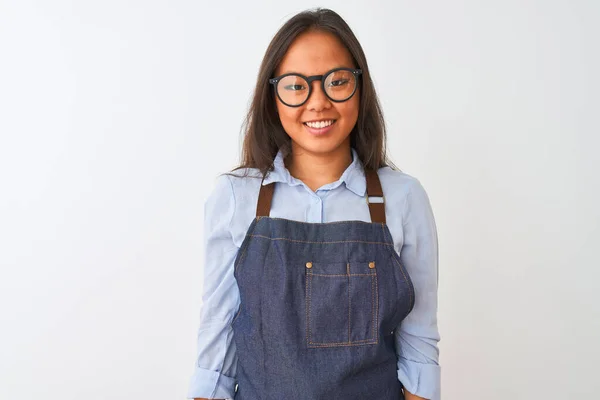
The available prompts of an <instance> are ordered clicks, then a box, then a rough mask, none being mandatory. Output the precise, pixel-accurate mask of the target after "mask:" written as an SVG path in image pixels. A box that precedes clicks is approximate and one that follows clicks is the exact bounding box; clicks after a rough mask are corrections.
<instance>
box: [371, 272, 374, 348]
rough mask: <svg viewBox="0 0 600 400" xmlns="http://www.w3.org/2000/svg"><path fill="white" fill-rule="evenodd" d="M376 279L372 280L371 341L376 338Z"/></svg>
mask: <svg viewBox="0 0 600 400" xmlns="http://www.w3.org/2000/svg"><path fill="white" fill-rule="evenodd" d="M374 322H375V279H373V278H371V339H373V338H374V337H375V327H374Z"/></svg>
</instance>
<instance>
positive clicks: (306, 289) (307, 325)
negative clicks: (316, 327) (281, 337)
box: [304, 269, 310, 343]
mask: <svg viewBox="0 0 600 400" xmlns="http://www.w3.org/2000/svg"><path fill="white" fill-rule="evenodd" d="M304 298H305V299H306V300H305V302H306V310H305V312H306V333H305V336H306V342H307V343H309V342H310V340H309V339H308V331H309V329H310V315H309V311H308V308H309V307H310V304H309V301H308V269H305V284H304Z"/></svg>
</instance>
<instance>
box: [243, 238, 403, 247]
mask: <svg viewBox="0 0 600 400" xmlns="http://www.w3.org/2000/svg"><path fill="white" fill-rule="evenodd" d="M248 236H252V237H258V238H263V239H269V240H285V241H288V242H296V243H316V244H341V243H366V244H382V245H384V246H393V244H389V243H385V242H367V241H365V240H339V241H335V242H316V241H310V240H297V239H288V238H270V237H268V236H263V235H248Z"/></svg>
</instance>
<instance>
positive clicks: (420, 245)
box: [395, 179, 440, 400]
mask: <svg viewBox="0 0 600 400" xmlns="http://www.w3.org/2000/svg"><path fill="white" fill-rule="evenodd" d="M402 223H403V232H404V244H403V246H402V249H401V253H400V258H401V260H402V262H403V264H404V266H405V267H406V269H407V271H408V274H409V275H410V278H411V280H412V282H413V285H414V288H415V304H414V308H413V310H412V311H411V312H410V314H409V315H408V316H407V317H406V318H405V319H404V321H402V323H401V324H400V326H398V328H397V329H396V332H395V341H396V353H397V357H398V379H399V380H400V382H402V384H403V386H404V387H405V392H406V400H420V399H429V400H438V399H439V398H440V367H439V363H438V358H439V350H438V347H437V344H438V341H439V340H440V336H439V332H438V326H437V291H438V240H437V230H436V225H435V220H434V216H433V212H432V209H431V205H430V202H429V198H428V196H427V194H426V192H425V190H424V189H423V187H422V186H421V184H420V182H419V181H418V180H416V179H415V180H414V181H413V182H412V183H411V186H410V190H409V193H408V195H407V199H406V203H405V209H404V212H403V222H402Z"/></svg>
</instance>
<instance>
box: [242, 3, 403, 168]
mask: <svg viewBox="0 0 600 400" xmlns="http://www.w3.org/2000/svg"><path fill="white" fill-rule="evenodd" d="M309 30H320V31H325V32H330V33H333V34H334V35H336V36H337V37H338V38H339V39H340V40H341V42H342V43H343V44H344V46H346V48H347V49H348V51H349V52H350V55H351V56H352V59H353V61H354V63H355V65H356V68H360V69H361V70H362V75H361V77H360V82H362V83H361V86H360V106H359V112H358V120H357V122H356V125H355V127H354V129H353V130H352V132H351V133H350V145H351V146H352V147H354V148H355V149H356V152H357V153H358V156H359V158H360V161H361V162H362V164H363V166H364V167H365V168H367V169H369V168H370V169H375V170H377V168H380V167H384V166H387V165H391V166H392V167H394V166H393V164H392V163H391V162H390V160H389V159H388V157H387V154H386V130H385V122H384V119H383V112H382V110H381V106H380V104H379V100H378V98H377V94H376V93H375V87H374V85H373V81H372V80H371V74H370V72H369V66H368V65H367V59H366V57H365V54H364V52H363V49H362V47H361V45H360V43H359V42H358V39H356V36H354V33H353V32H352V30H351V29H350V27H349V26H348V24H347V23H346V21H344V20H343V19H342V17H340V16H339V15H338V14H337V13H335V12H334V11H332V10H329V9H325V8H317V9H314V10H306V11H303V12H301V13H299V14H296V15H295V16H293V17H292V18H291V19H289V20H288V21H287V22H286V23H285V24H284V25H283V26H282V27H281V28H280V29H279V31H278V32H277V33H276V34H275V36H274V37H273V39H272V40H271V43H270V44H269V47H268V48H267V51H266V52H265V56H264V58H263V60H262V63H261V65H260V70H259V72H258V79H257V82H256V88H255V89H254V95H253V98H252V103H251V105H250V109H249V110H248V114H247V116H246V118H245V120H244V124H243V127H242V132H243V133H244V143H243V146H242V159H241V164H240V165H239V166H238V167H237V168H236V169H240V168H257V169H259V170H260V171H261V172H262V173H263V174H264V173H266V172H267V171H269V170H270V169H271V166H272V163H273V159H274V158H275V156H276V155H277V151H278V150H279V149H282V150H283V152H284V153H285V154H287V153H288V152H289V151H290V150H291V138H290V137H289V136H288V135H287V133H286V132H285V130H284V129H283V126H282V125H281V122H280V120H279V116H278V115H277V112H276V105H275V95H274V90H273V89H272V87H271V85H269V78H272V77H273V74H274V73H275V69H276V68H277V66H278V65H279V63H280V62H281V60H282V59H283V57H284V55H285V53H286V52H287V50H288V48H289V46H290V45H291V43H292V42H293V41H294V39H296V37H298V36H299V35H300V34H301V33H303V32H306V31H309ZM394 168H395V167H394Z"/></svg>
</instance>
